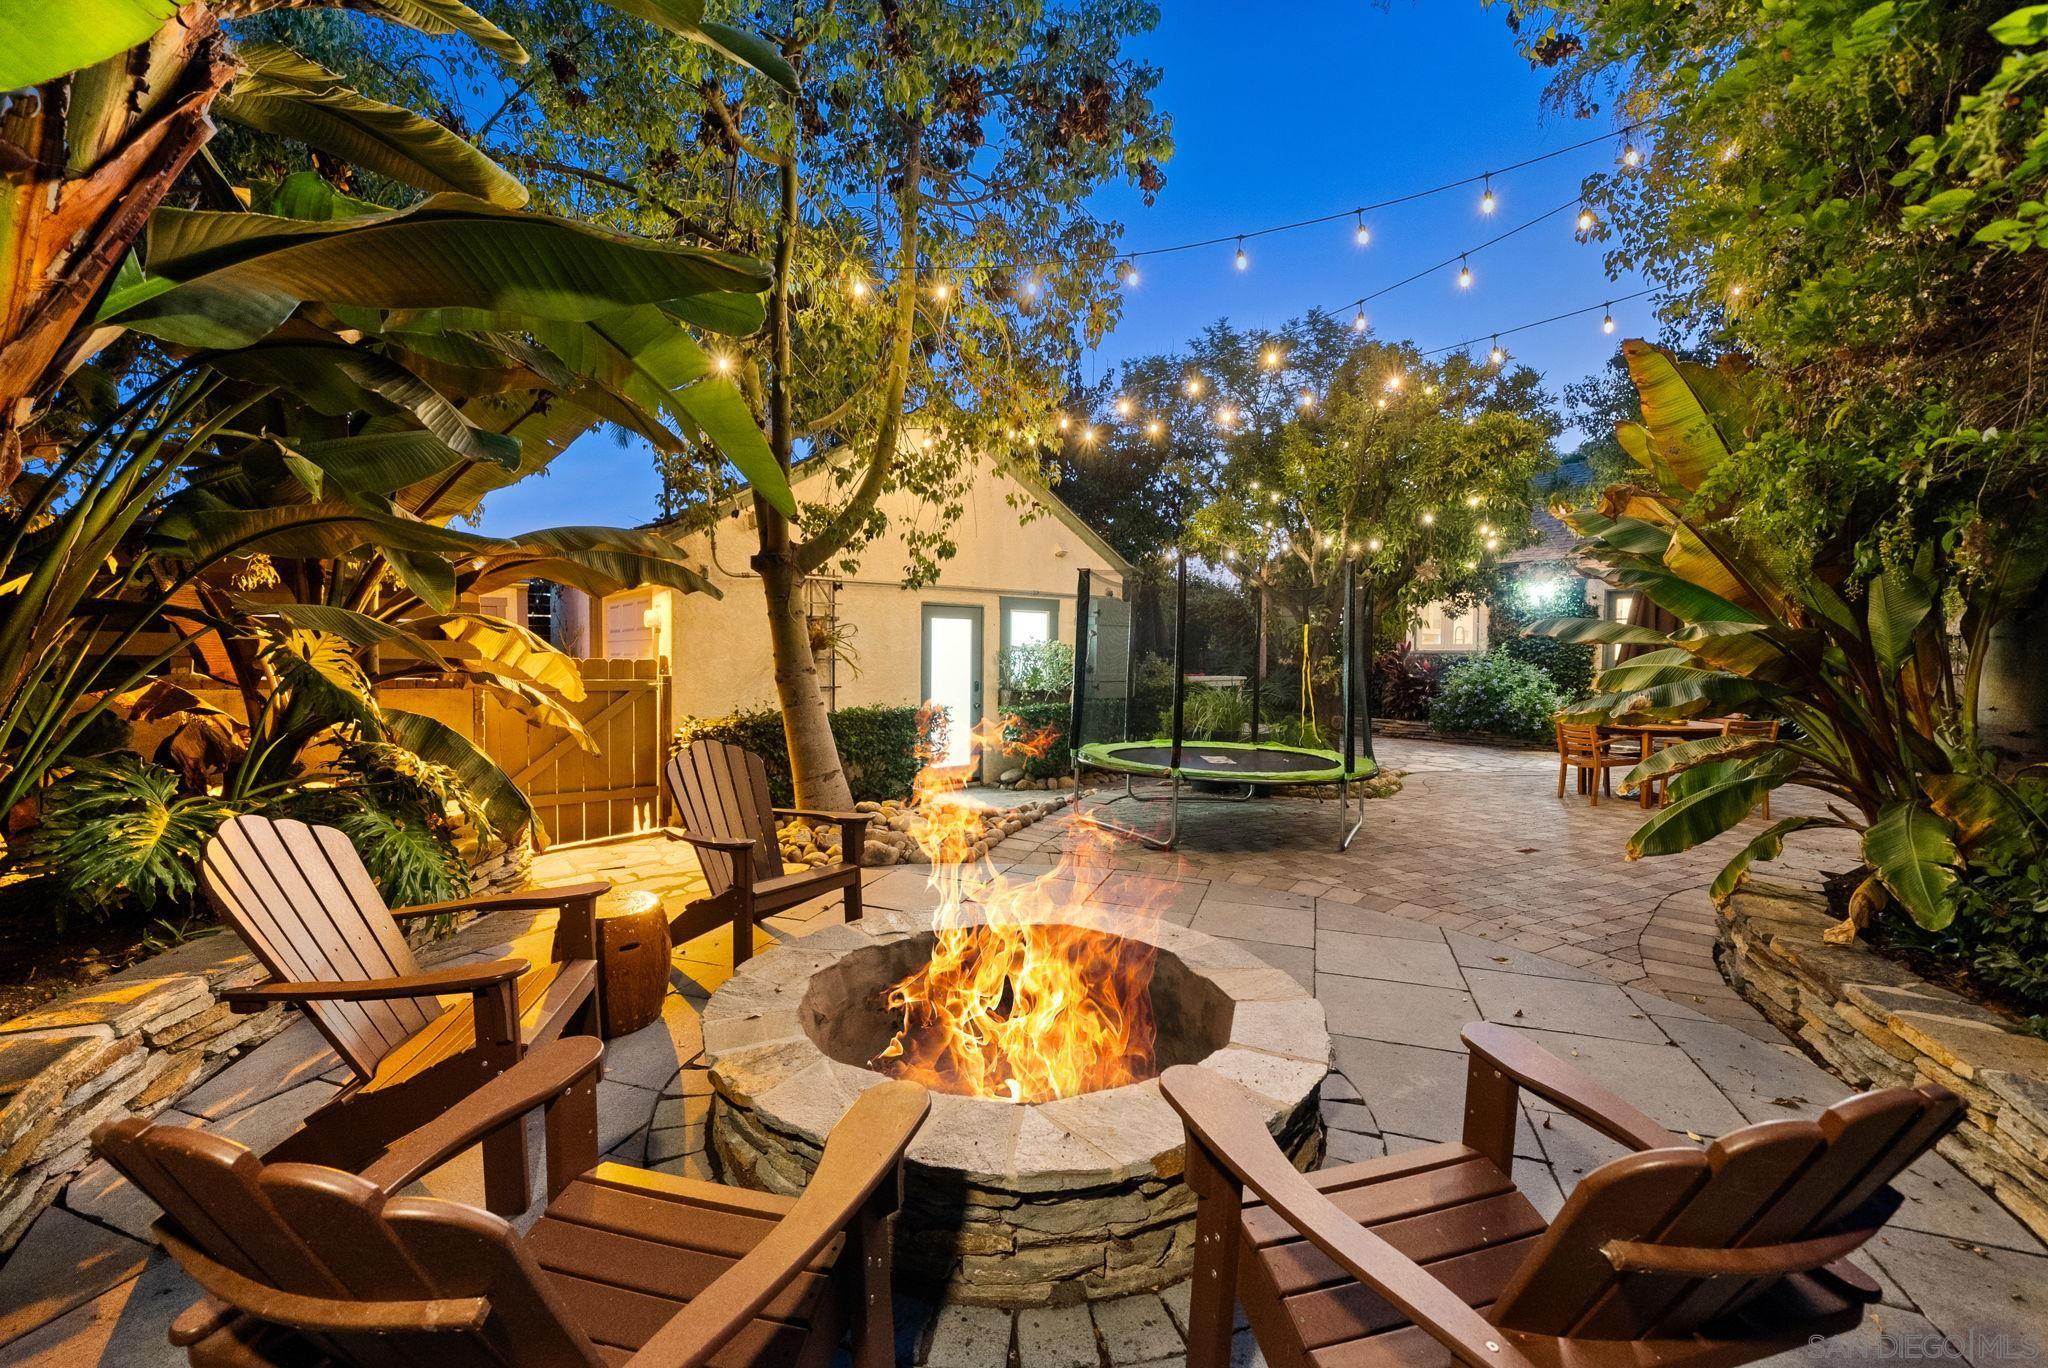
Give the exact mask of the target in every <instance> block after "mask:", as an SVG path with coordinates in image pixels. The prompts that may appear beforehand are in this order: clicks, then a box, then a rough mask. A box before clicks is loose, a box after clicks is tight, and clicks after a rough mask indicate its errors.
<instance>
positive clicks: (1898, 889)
mask: <svg viewBox="0 0 2048 1368" xmlns="http://www.w3.org/2000/svg"><path fill="white" fill-rule="evenodd" d="M1955 838H1956V829H1955V827H1954V826H1952V825H1951V824H1950V823H1949V821H1948V819H1947V818H1945V817H1941V816H1938V815H1937V814H1935V813H1934V812H1933V811H1931V810H1929V809H1928V808H1924V807H1922V806H1920V804H1918V803H1912V802H1905V803H1894V804H1892V805H1891V806H1890V807H1888V808H1886V809H1885V810H1884V811H1882V812H1880V813H1879V814H1878V816H1877V820H1876V821H1874V822H1872V823H1871V824H1870V829H1869V830H1868V831H1866V832H1864V833H1863V858H1864V859H1865V860H1866V861H1867V862H1868V863H1869V865H1870V867H1871V868H1872V869H1874V870H1876V871H1877V877H1878V878H1879V879H1881V880H1883V881H1884V886H1885V888H1886V889H1887V890H1888V891H1889V892H1890V893H1891V895H1892V896H1893V897H1894V898H1897V899H1898V900H1899V903H1900V905H1901V906H1903V907H1904V908H1905V909H1906V911H1907V913H1908V914H1909V915H1910V916H1911V917H1912V918H1913V920H1914V921H1916V922H1918V923H1920V925H1922V926H1924V927H1926V928H1927V929H1928V930H1929V931H1939V930H1941V928H1942V927H1944V926H1947V925H1948V924H1949V922H1950V921H1952V920H1953V919H1954V918H1955V915H1956V909H1955V904H1954V903H1952V902H1951V901H1950V900H1949V896H1948V895H1949V889H1950V887H1951V886H1953V885H1954V883H1955V881H1956V867H1957V866H1958V865H1960V864H1961V863H1962V858H1963V857H1962V852H1961V851H1959V850H1957V849H1956V839H1955Z"/></svg>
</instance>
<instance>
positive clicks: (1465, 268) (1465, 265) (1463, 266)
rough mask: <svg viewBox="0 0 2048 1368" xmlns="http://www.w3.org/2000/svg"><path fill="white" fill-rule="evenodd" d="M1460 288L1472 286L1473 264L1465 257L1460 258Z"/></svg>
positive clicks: (1465, 288) (1467, 288)
mask: <svg viewBox="0 0 2048 1368" xmlns="http://www.w3.org/2000/svg"><path fill="white" fill-rule="evenodd" d="M1458 288H1459V289H1461V290H1469V289H1471V288H1472V264H1471V263H1470V262H1468V261H1466V260H1465V258H1463V257H1459V258H1458Z"/></svg>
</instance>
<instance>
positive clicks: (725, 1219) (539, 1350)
mask: <svg viewBox="0 0 2048 1368" xmlns="http://www.w3.org/2000/svg"><path fill="white" fill-rule="evenodd" d="M601 1057H602V1055H601V1048H600V1046H599V1045H598V1043H597V1041H595V1040H591V1039H587V1038H581V1037H579V1038H575V1039H569V1040H559V1041H556V1042H554V1043H553V1044H549V1045H544V1046H541V1047H540V1048H538V1049H536V1050H534V1051H532V1052H531V1053H530V1054H528V1055H527V1056H526V1058H525V1059H524V1060H522V1061H521V1062H520V1063H518V1064H517V1065H514V1066H513V1067H512V1068H511V1069H509V1070H507V1071H506V1072H504V1073H502V1074H500V1075H498V1076H497V1077H496V1078H494V1079H492V1080H491V1081H490V1082H489V1083H487V1084H485V1085H484V1086H483V1087H482V1088H480V1089H478V1090H477V1091H476V1092H475V1093H472V1094H471V1095H470V1096H469V1097H467V1098H465V1099H463V1101H461V1102H460V1103H458V1104H456V1105H455V1106H454V1107H452V1108H451V1109H450V1110H449V1111H448V1112H446V1113H445V1114H443V1115H442V1116H439V1117H437V1118H435V1119H434V1120H433V1121H432V1122H430V1123H429V1124H428V1125H427V1126H425V1127H423V1128H422V1129H420V1130H418V1131H416V1132H414V1133H413V1134H411V1135H408V1136H406V1137H404V1138H403V1139H401V1140H400V1141H398V1142H397V1143H395V1144H393V1145H392V1146H391V1148H390V1149H389V1150H388V1151H387V1152H386V1154H385V1156H384V1157H383V1158H382V1159H380V1160H378V1161H377V1163H375V1164H374V1165H372V1166H371V1167H370V1168H369V1169H367V1170H365V1171H364V1172H363V1173H362V1174H361V1175H360V1176H357V1175H354V1174H348V1173H343V1172H341V1171H339V1170H337V1169H331V1168H323V1167H319V1166H317V1165H312V1164H284V1163H274V1162H267V1161H264V1160H260V1159H258V1158H257V1157H256V1156H255V1155H254V1154H252V1153H251V1152H250V1151H249V1150H247V1149H245V1148H243V1147H242V1146H241V1145H238V1144H236V1143H235V1142H234V1141H232V1140H229V1139H226V1138H224V1137H222V1136H217V1135H209V1134H207V1133H206V1132H204V1131H201V1130H196V1129H191V1128H187V1127H181V1126H163V1125H152V1124H151V1123H149V1122H147V1121H145V1120H143V1119H141V1118H140V1117H131V1118H128V1119H125V1120H122V1121H118V1122H113V1123H110V1124H108V1125H104V1126H102V1127H100V1128H99V1130H98V1131H96V1132H95V1133H94V1136H93V1139H94V1142H95V1144H97V1145H98V1146H99V1148H100V1151H101V1153H103V1154H104V1155H105V1156H106V1158H107V1159H108V1161H109V1162H110V1163H112V1164H113V1165H114V1166H115V1167H116V1168H118V1169H119V1170H120V1171H121V1172H122V1173H124V1174H126V1175H127V1176H128V1177H129V1178H130V1179H131V1180H132V1181H133V1182H134V1183H135V1185H136V1186H137V1187H139V1188H141V1189H142V1190H143V1191H144V1192H146V1193H148V1194H149V1196H150V1197H151V1198H152V1199H154V1200H155V1201H156V1203H157V1204H158V1205H159V1206H161V1207H162V1208H163V1209H164V1216H163V1218H162V1219H161V1220H159V1221H158V1222H157V1223H156V1233H157V1237H158V1239H159V1240H161V1242H162V1243H163V1245H164V1247H165V1248H166V1249H167V1250H169V1251H170V1254H171V1256H172V1258H174V1259H176V1260H177V1262H178V1264H179V1265H180V1266H181V1267H182V1268H183V1269H184V1270H185V1272H186V1273H187V1274H188V1275H189V1276H190V1277H191V1278H192V1281H193V1282H195V1283H197V1284H198V1285H199V1287H200V1289H201V1291H202V1292H204V1293H205V1297H204V1298H203V1299H202V1300H201V1301H200V1302H199V1303H198V1304H196V1305H194V1306H193V1307H191V1308H190V1309H188V1310H187V1311H186V1312H184V1314H182V1315H181V1316H179V1317H178V1319H177V1320H176V1321H175V1322H174V1323H173V1324H172V1326H171V1343H172V1344H174V1345H177V1346H179V1347H181V1348H183V1349H184V1350H185V1351H186V1354H187V1357H188V1358H189V1360H190V1362H191V1363H192V1364H193V1365H194V1368H301V1365H303V1368H316V1366H319V1368H325V1366H326V1365H335V1364H341V1365H349V1366H350V1368H421V1365H427V1364H432V1365H439V1366H440V1368H620V1366H621V1365H626V1364H631V1365H634V1368H682V1365H696V1364H705V1363H714V1364H717V1365H719V1368H786V1366H788V1368H823V1366H824V1365H825V1364H827V1363H829V1362H830V1361H831V1359H832V1355H833V1351H834V1349H835V1347H836V1346H837V1345H838V1343H839V1341H840V1338H841V1336H842V1334H843V1333H844V1331H845V1330H846V1329H847V1328H849V1327H851V1328H852V1330H853V1346H854V1362H855V1364H856V1365H858V1368H882V1365H885V1364H888V1363H891V1362H892V1361H893V1326H892V1324H891V1319H892V1316H891V1312H892V1308H891V1298H890V1285H889V1265H890V1254H889V1230H890V1225H891V1218H892V1216H893V1214H894V1212H895V1209H896V1206H897V1203H898V1198H899V1192H900V1179H899V1175H900V1172H901V1168H900V1161H901V1158H902V1155H903V1151H904V1149H905V1147H906V1146H908V1145H909V1143H910V1140H911V1137H912V1136H913V1135H915V1134H916V1132H917V1128H918V1126H919V1125H920V1124H921V1123H922V1121H923V1119H924V1114H925V1111H926V1108H927V1106H928V1105H929V1102H928V1099H927V1096H926V1094H925V1091H924V1089H923V1088H920V1087H918V1086H917V1085H916V1084H914V1083H905V1082H890V1083H881V1084H877V1085H876V1086H875V1087H873V1088H870V1089H869V1090H868V1091H866V1092H865V1093H863V1094H861V1096H860V1099H859V1100H858V1101H856V1102H855V1103H854V1105H853V1108H852V1109H851V1110H850V1111H848V1112H847V1113H846V1115H845V1117H844V1118H842V1119H841V1120H840V1122H839V1124H838V1125H837V1126H835V1127H834V1128H833V1131H832V1134H831V1135H830V1137H828V1140H827V1143H826V1146H825V1151H824V1157H823V1158H822V1159H821V1160H820V1162H819V1164H818V1170H817V1173H816V1174H815V1176H813V1177H812V1179H811V1181H810V1183H809V1185H808V1186H807V1187H806V1188H805V1189H804V1193H803V1195H802V1196H801V1197H795V1198H791V1197H778V1196H774V1195H772V1194H769V1193H762V1192H749V1191H743V1190H741V1189H738V1188H728V1187H723V1186H720V1185H719V1184H717V1183H709V1182H699V1181H697V1180H695V1179H690V1178H680V1177H672V1176H670V1175H667V1174H662V1173H651V1172H648V1171H646V1170H643V1169H637V1168H631V1167H628V1166H626V1165H623V1164H614V1163H599V1162H598V1155H597V1110H596V1108H597V1103H596V1091H597V1079H598V1073H599V1069H600V1061H601ZM535 1109H541V1110H543V1112H544V1115H545V1123H544V1124H545V1128H546V1135H547V1170H548V1193H549V1201H548V1205H547V1207H546V1209H545V1210H544V1211H543V1212H542V1214H541V1215H540V1217H539V1219H538V1221H537V1222H536V1223H535V1224H534V1225H533V1227H532V1228H531V1229H530V1230H528V1231H527V1232H526V1233H525V1234H524V1235H521V1234H520V1233H519V1232H518V1231H516V1230H515V1229H514V1228H513V1227H512V1226H511V1225H510V1224H509V1223H508V1222H506V1221H505V1220H504V1219H502V1218H501V1217H498V1216H493V1215H491V1214H490V1213H489V1212H486V1211H481V1210H478V1209H477V1208H476V1207H473V1206H467V1205H465V1204H463V1203H461V1202H454V1201H448V1200H445V1199H442V1198H436V1197H425V1196H402V1195H398V1194H399V1193H400V1191H401V1189H403V1188H405V1187H406V1186H407V1185H408V1184H410V1183H412V1182H414V1181H415V1180H417V1179H419V1178H420V1177H422V1176H423V1175H425V1174H426V1173H428V1172H430V1171H431V1170H433V1169H434V1168H436V1167H438V1166H439V1165H440V1164H442V1163H445V1162H446V1161H447V1160H448V1159H450V1158H452V1157H453V1156H454V1155H456V1154H458V1153H460V1152H461V1151H462V1150H464V1149H465V1148H467V1147H468V1146H470V1145H472V1144H475V1143H476V1141H477V1139H478V1138H479V1137H480V1136H484V1135H489V1134H492V1133H494V1132H495V1131H498V1130H502V1129H504V1128H505V1127H506V1126H508V1125H509V1126H513V1127H515V1128H516V1127H517V1126H518V1125H519V1124H520V1122H521V1120H522V1119H523V1118H524V1117H525V1116H526V1115H527V1114H529V1113H530V1112H532V1111H534V1110H535Z"/></svg>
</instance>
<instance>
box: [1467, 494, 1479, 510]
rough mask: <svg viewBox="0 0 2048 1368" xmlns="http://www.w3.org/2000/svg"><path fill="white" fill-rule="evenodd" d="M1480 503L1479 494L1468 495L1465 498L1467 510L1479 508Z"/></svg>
mask: <svg viewBox="0 0 2048 1368" xmlns="http://www.w3.org/2000/svg"><path fill="white" fill-rule="evenodd" d="M1479 503H1480V499H1479V496H1478V495H1477V494H1467V495H1466V496H1465V507H1467V508H1477V507H1479Z"/></svg>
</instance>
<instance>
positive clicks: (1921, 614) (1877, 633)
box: [1870, 565, 1934, 670]
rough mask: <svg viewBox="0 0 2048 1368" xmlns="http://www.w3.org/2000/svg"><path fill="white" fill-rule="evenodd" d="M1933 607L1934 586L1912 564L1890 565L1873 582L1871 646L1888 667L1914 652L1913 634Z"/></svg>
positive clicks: (1891, 667)
mask: <svg viewBox="0 0 2048 1368" xmlns="http://www.w3.org/2000/svg"><path fill="white" fill-rule="evenodd" d="M1933 611H1934V588H1933V586H1932V585H1931V584H1930V583H1929V582H1928V581H1927V580H1925V579H1923V578H1922V577H1921V576H1920V575H1919V574H1918V573H1917V572H1916V571H1915V570H1914V569H1913V567H1911V566H1907V565H1890V566H1886V567H1885V569H1884V572H1883V573H1882V574H1880V575H1879V576H1878V577H1877V578H1876V579H1874V580H1872V581H1871V582H1870V649H1871V650H1872V651H1873V652H1874V653H1876V655H1877V658H1878V660H1879V661H1880V662H1881V663H1882V664H1883V665H1884V667H1885V668H1886V669H1888V670H1896V669H1898V668H1899V667H1900V666H1901V665H1904V664H1905V663H1906V660H1907V659H1908V657H1910V656H1911V655H1912V654H1913V638H1914V637H1915V636H1916V635H1918V634H1919V631H1920V627H1921V624H1923V623H1925V622H1926V621H1927V619H1928V616H1929V614H1931V613H1932V612H1933Z"/></svg>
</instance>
